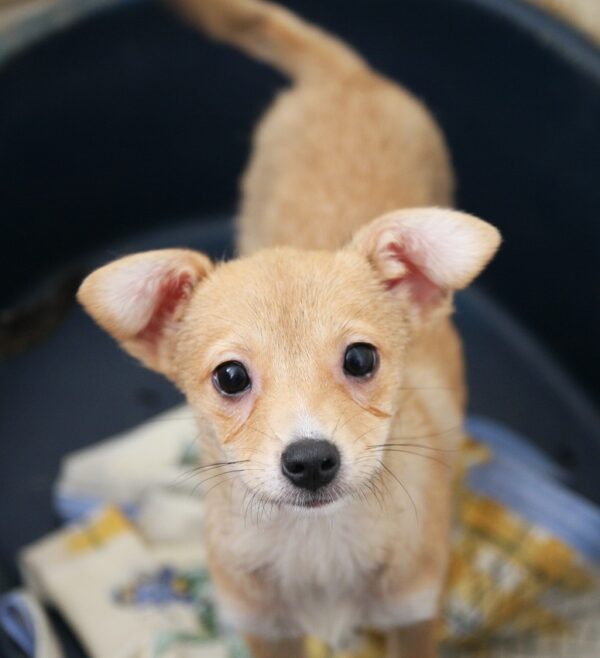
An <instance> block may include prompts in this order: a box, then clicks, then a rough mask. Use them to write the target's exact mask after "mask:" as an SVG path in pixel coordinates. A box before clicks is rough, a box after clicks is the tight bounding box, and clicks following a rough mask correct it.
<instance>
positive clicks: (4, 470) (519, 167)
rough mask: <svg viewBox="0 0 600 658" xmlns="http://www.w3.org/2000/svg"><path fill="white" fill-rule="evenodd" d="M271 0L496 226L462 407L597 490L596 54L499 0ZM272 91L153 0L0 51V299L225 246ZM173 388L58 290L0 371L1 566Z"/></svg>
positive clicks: (594, 494) (464, 300)
mask: <svg viewBox="0 0 600 658" xmlns="http://www.w3.org/2000/svg"><path fill="white" fill-rule="evenodd" d="M104 2H105V3H106V2H107V0H104ZM289 4H290V5H291V6H293V7H294V8H296V9H298V10H300V11H302V12H303V13H304V14H305V15H307V16H309V17H310V18H312V19H314V20H315V21H317V22H318V23H320V24H322V25H324V26H326V27H328V28H330V29H332V30H335V31H336V32H338V33H339V34H341V35H342V36H343V37H345V38H347V39H348V40H349V41H351V42H352V43H353V44H355V45H356V46H357V47H358V48H359V49H360V50H361V51H362V52H364V53H365V55H366V56H367V57H368V58H369V59H370V60H371V62H372V63H373V64H374V65H375V66H376V67H378V68H379V69H381V70H382V71H384V72H386V73H387V74H389V75H390V76H392V77H395V78H397V79H399V80H401V81H402V82H404V83H405V84H406V85H407V86H409V87H410V88H411V89H412V90H414V91H415V92H416V93H417V94H419V95H420V96H421V97H423V98H424V99H425V100H426V101H427V102H428V104H429V105H430V107H431V108H432V109H433V111H434V113H435V114H436V116H437V118H438V120H439V121H440V123H441V124H442V126H443V127H444V129H445V131H446V133H447V135H448V139H449V142H450V145H451V148H452V152H453V156H454V160H455V165H456V169H457V174H458V179H459V190H458V197H459V199H458V204H459V206H460V207H462V208H465V209H467V210H469V211H471V212H474V213H478V214H480V215H481V216H483V217H485V218H487V219H489V220H491V221H493V222H494V223H496V224H498V226H500V228H501V229H502V231H503V233H504V236H505V244H504V247H503V249H502V251H501V254H500V256H499V258H498V259H497V261H496V262H495V264H494V265H493V266H492V267H491V268H490V270H489V271H488V272H487V273H486V274H485V276H484V277H483V280H482V288H480V289H476V290H474V291H471V292H468V293H466V294H465V295H462V296H461V297H460V299H459V303H458V314H457V320H458V323H459V326H460V328H461V330H462V332H463V335H464V336H465V339H466V344H467V357H468V364H469V379H470V382H471V409H472V410H473V411H475V412H477V413H482V414H486V415H488V416H491V417H493V418H495V419H497V420H500V421H503V422H505V423H506V424H508V425H510V426H511V427H513V428H514V429H516V430H518V431H520V432H521V433H522V434H524V435H526V436H528V437H530V439H531V440H532V441H533V442H534V443H536V444H538V445H540V446H542V447H543V448H544V449H545V450H546V451H547V452H548V453H549V454H550V455H552V456H553V457H554V458H555V459H556V460H557V461H558V462H559V463H560V464H561V465H563V466H565V467H566V468H567V469H568V470H569V472H570V474H571V477H570V484H571V486H572V487H573V488H574V489H576V490H577V491H579V492H581V493H583V494H585V495H586V496H588V497H590V498H591V499H593V500H596V501H598V502H600V480H599V479H598V477H597V470H598V465H599V464H600V423H599V420H598V415H597V410H596V409H595V407H594V400H597V393H598V377H597V374H596V373H597V369H598V356H599V355H598V349H597V336H598V335H600V320H599V317H598V299H597V296H598V290H599V289H600V285H599V284H600V280H599V275H598V271H599V270H598V267H597V260H598V256H600V253H599V247H598V245H599V244H600V224H599V222H598V220H597V213H598V208H600V184H599V183H598V181H599V180H600V56H599V54H598V52H597V51H596V50H595V49H594V47H593V46H591V45H590V44H589V43H587V42H586V41H585V40H584V39H583V38H580V37H578V36H577V35H576V34H574V33H573V32H571V31H570V30H568V29H567V28H565V27H562V26H560V25H559V24H557V23H555V22H554V21H553V20H551V19H550V18H548V17H546V16H545V15H543V14H542V13H540V12H538V11H536V10H534V9H531V8H529V7H527V6H525V5H522V4H521V3H519V2H516V1H515V0H498V1H495V0H478V1H475V0H403V1H402V2H392V1H390V0H388V1H386V2H384V1H374V0H368V1H367V0H361V1H357V2H352V3H349V2H345V1H344V0H328V1H327V2H319V1H317V0H303V1H302V2H300V1H298V2H290V3H289ZM281 84H282V80H281V79H280V78H279V77H278V76H277V75H276V74H275V73H274V72H272V71H271V70H269V69H267V68H264V67H262V66H260V65H259V64H256V63H254V62H251V61H249V60H246V59H245V58H244V57H242V56H241V55H239V54H238V53H236V52H233V51H230V50H228V49H226V48H223V47H219V46H217V45H215V44H213V43H210V42H208V41H206V40H205V39H203V38H202V37H200V36H198V35H197V34H195V33H194V32H193V31H191V30H189V29H188V28H187V27H185V26H183V25H181V24H180V23H179V22H177V21H176V20H175V19H174V18H173V17H171V16H170V15H169V14H168V13H167V12H166V11H165V10H164V9H162V8H161V7H159V6H158V5H157V4H155V3H149V2H128V3H125V4H123V5H120V4H119V6H115V7H113V8H110V9H105V10H104V11H102V12H99V13H96V14H94V15H93V16H90V17H89V18H88V19H86V20H85V21H83V22H79V23H77V24H75V25H73V26H71V27H70V28H68V29H66V30H65V31H61V32H56V33H53V34H50V35H48V36H46V37H45V38H44V39H42V40H39V41H38V42H37V43H36V44H34V45H32V46H31V47H29V48H27V49H25V50H22V51H20V52H18V53H16V54H14V55H13V56H12V57H10V58H9V59H8V60H7V61H5V62H4V64H3V66H2V67H0V171H1V172H2V175H1V176H0V217H1V218H2V229H3V237H4V242H3V244H4V245H5V249H4V250H3V259H2V265H1V267H2V276H1V277H0V306H1V307H3V308H10V307H13V306H14V305H15V304H17V303H19V302H20V301H22V300H23V299H24V298H32V299H34V300H35V299H37V298H38V296H39V295H37V291H38V290H39V289H40V286H42V284H44V282H47V281H48V280H50V281H51V282H52V281H54V280H55V277H56V274H57V272H65V271H66V272H69V271H70V269H69V268H70V267H75V271H78V268H83V269H84V270H85V269H89V268H91V267H92V266H94V265H96V264H98V263H100V262H103V261H106V260H108V259H110V258H113V257H115V256H117V255H119V254H121V253H125V252H127V251H130V250H133V249H140V248H148V247H155V246H169V245H174V244H175V245H181V244H188V245H191V246H197V247H198V248H202V249H205V250H208V251H210V252H212V253H213V254H215V255H218V256H221V255H222V253H223V250H224V249H225V248H226V247H227V245H228V244H230V240H231V232H230V224H229V220H228V219H226V218H225V217H227V216H229V215H230V211H231V210H232V208H233V207H234V203H235V198H236V195H237V191H236V190H237V178H238V175H239V172H240V171H241V168H242V166H243V163H244V161H245V159H246V157H247V152H248V148H249V140H250V135H251V128H252V125H253V124H254V122H255V120H256V118H257V117H258V116H259V114H260V112H261V111H262V110H263V109H264V108H265V107H266V105H267V104H268V102H269V99H270V98H271V96H272V94H273V93H274V91H275V89H277V88H278V87H279V86H280V85H281ZM189 217H196V218H197V219H195V220H194V221H193V222H191V223H190V222H187V223H186V222H182V221H181V218H189ZM65 268H66V269H65ZM67 288H68V286H67ZM178 400H179V397H178V395H177V394H176V392H175V391H174V390H173V389H172V388H171V387H170V386H169V385H168V384H167V383H166V382H164V381H163V380H162V379H160V378H159V377H158V376H156V375H154V374H152V373H150V372H148V371H146V370H143V369H142V368H140V367H139V366H137V365H136V364H134V363H133V361H132V360H131V359H129V358H128V357H127V356H125V355H124V354H122V353H121V352H119V351H118V350H117V348H116V347H115V346H114V344H113V343H112V341H111V340H110V339H109V338H108V337H107V336H105V335H104V334H102V333H101V332H100V331H99V330H98V329H97V328H95V327H94V326H93V325H92V323H91V321H90V320H89V319H87V318H86V317H85V316H84V315H83V314H82V312H81V311H80V310H78V309H77V308H75V307H73V308H72V309H71V310H70V311H69V313H68V314H67V315H66V318H65V320H64V322H62V323H61V325H60V326H59V328H58V329H57V331H56V332H55V333H54V334H52V335H51V336H49V337H48V338H47V339H46V340H44V341H43V342H40V343H39V344H37V345H36V346H35V347H33V348H32V349H30V350H29V351H26V352H25V353H23V354H20V355H18V356H13V357H11V358H8V359H6V360H5V362H4V363H3V364H2V365H0V437H1V442H0V570H4V571H5V573H6V577H7V579H8V581H9V582H12V583H14V582H16V580H17V573H16V568H15V562H14V557H15V552H16V550H17V549H18V548H19V547H20V546H22V545H23V544H25V543H28V542H30V541H32V540H34V539H36V538H37V537H39V536H41V535H42V534H44V533H46V532H48V531H49V530H51V529H52V527H53V525H54V519H53V516H52V512H51V501H50V490H51V484H52V482H53V480H54V478H55V477H56V473H57V468H58V463H59V460H60V457H61V456H62V455H63V454H64V453H65V452H68V451H70V450H73V449H74V448H76V447H80V446H82V445H86V444H89V443H92V442H94V441H97V440H99V439H102V438H103V437H105V436H107V435H108V434H110V433H113V432H116V431H119V430H122V429H124V428H126V427H129V426H131V425H133V424H135V423H137V422H139V421H141V420H143V419H144V418H146V417H148V416H149V415H152V414H154V413H157V412H158V411H160V410H162V409H164V408H166V407H168V406H170V405H172V404H174V403H175V402H176V401H178ZM7 647H8V645H7ZM2 650H3V649H2V645H1V644H0V655H4V653H2ZM6 651H8V648H7V649H6ZM80 655H81V652H80V650H79V649H77V648H76V646H75V645H73V646H71V645H70V646H69V656H72V657H73V658H74V657H75V656H80Z"/></svg>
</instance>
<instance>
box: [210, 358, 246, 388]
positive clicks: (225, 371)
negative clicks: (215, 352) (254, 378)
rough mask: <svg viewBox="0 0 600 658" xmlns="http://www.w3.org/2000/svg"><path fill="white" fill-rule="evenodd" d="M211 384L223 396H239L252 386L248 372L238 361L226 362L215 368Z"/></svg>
mask: <svg viewBox="0 0 600 658" xmlns="http://www.w3.org/2000/svg"><path fill="white" fill-rule="evenodd" d="M213 384H214V385H215V388H216V389H217V391H219V393H222V394H223V395H239V394H240V393H243V392H244V391H246V390H248V389H249V388H250V386H251V384H252V382H251V380H250V375H249V374H248V371H247V370H246V368H244V366H243V365H242V364H241V363H240V362H239V361H226V362H225V363H222V364H221V365H220V366H217V367H216V368H215V371H214V372H213Z"/></svg>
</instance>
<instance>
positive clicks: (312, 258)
mask: <svg viewBox="0 0 600 658" xmlns="http://www.w3.org/2000/svg"><path fill="white" fill-rule="evenodd" d="M403 316H404V309H403V305H402V304H398V303H397V302H396V300H395V299H393V297H392V296H391V295H389V294H388V293H387V291H385V289H383V288H382V286H381V284H380V283H379V281H378V279H377V277H376V276H375V273H374V272H373V270H372V268H371V267H370V266H369V264H368V262H367V261H366V259H364V258H363V257H361V256H360V254H358V253H357V252H355V251H340V252H336V253H327V252H300V251H295V250H292V249H276V250H269V251H265V252H262V253H259V254H257V255H255V256H252V257H250V258H247V259H243V260H238V261H232V262H230V263H227V264H224V265H221V266H219V267H217V268H215V269H214V270H213V271H212V272H211V274H210V275H209V276H208V277H207V278H206V280H205V281H204V282H203V284H202V285H200V286H198V288H197V290H195V292H194V293H193V295H192V297H191V299H190V302H189V305H188V309H187V311H186V313H185V315H184V317H183V318H182V321H181V326H180V328H179V332H178V337H177V340H176V342H175V344H174V349H173V354H172V360H173V373H174V376H175V377H176V380H177V382H178V384H179V386H180V387H181V388H182V389H183V390H184V391H185V393H186V395H187V397H188V400H189V401H190V403H191V405H192V406H193V407H194V408H195V409H196V410H197V411H198V413H200V414H202V415H203V416H204V417H206V418H207V419H208V420H209V421H210V422H211V423H212V425H213V427H214V430H215V433H216V436H217V437H218V438H219V440H220V441H221V443H222V445H223V448H224V451H225V454H226V458H227V460H228V461H236V462H237V461H240V462H241V463H243V464H244V470H243V472H242V473H241V474H240V475H241V477H243V478H244V480H245V483H246V485H247V486H248V487H249V488H250V489H252V490H254V491H258V492H259V493H260V494H262V495H263V496H266V497H268V498H269V499H270V500H274V501H279V502H282V503H288V504H293V505H301V506H316V505H319V504H323V503H325V502H328V501H333V500H334V499H336V498H337V497H338V496H341V495H343V494H345V493H348V492H352V491H357V490H359V489H360V487H361V486H365V483H366V482H368V481H369V480H370V478H371V477H372V475H373V472H374V469H376V467H377V465H378V463H377V461H376V459H375V454H374V452H373V451H369V450H367V446H368V445H369V444H373V443H381V442H383V441H384V440H385V436H386V434H387V431H388V427H389V422H390V418H391V417H392V416H393V414H394V412H395V397H396V395H397V390H398V387H399V384H400V378H401V376H402V355H403V351H404V345H405V344H406V341H407V339H408V332H407V326H406V325H407V319H406V318H405V317H403ZM240 470H241V469H240Z"/></svg>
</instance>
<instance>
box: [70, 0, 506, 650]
mask: <svg viewBox="0 0 600 658" xmlns="http://www.w3.org/2000/svg"><path fill="white" fill-rule="evenodd" d="M179 7H180V9H181V10H182V12H183V13H184V14H185V15H186V16H187V18H188V19H189V20H191V21H193V22H195V23H197V24H198V25H199V26H201V27H202V28H203V29H204V30H205V31H206V32H208V33H209V34H211V35H212V36H213V37H215V38H217V39H220V40H223V41H225V42H229V43H231V44H234V45H236V46H238V47H239V48H241V49H242V50H245V51H247V52H248V53H250V54H251V55H253V56H255V57H257V58H259V59H261V60H264V61H265V62H268V63H270V64H272V65H274V66H276V67H278V68H279V69H281V70H282V71H283V72H285V73H286V74H288V75H289V77H290V78H291V79H292V80H293V81H294V85H293V86H292V88H291V89H289V90H287V91H284V92H283V93H281V94H280V95H279V96H278V97H277V99H276V101H275V102H274V104H273V106H272V107H271V108H270V109H269V111H268V112H267V114H266V116H265V117H264V119H263V120H262V122H261V124H260V126H259V127H258V130H257V134H256V137H255V140H254V149H253V154H252V157H251V160H250V164H249V167H248V170H247V172H246V174H245V176H244V180H243V198H242V204H241V211H240V216H239V222H238V228H239V236H238V245H239V250H240V253H241V257H240V258H239V259H236V260H232V261H230V262H227V263H212V262H211V261H210V260H209V259H208V258H207V257H206V256H204V255H203V254H200V253H196V252H193V251H188V250H185V249H168V250H164V251H152V252H147V253H140V254H135V255H132V256H128V257H126V258H122V259H120V260H118V261H116V262H113V263H110V264H108V265H107V266H105V267H103V268H101V269H99V270H97V271H96V272H94V273H92V274H91V275H90V276H89V277H88V278H87V279H86V280H85V281H84V283H83V285H82V286H81V289H80V291H79V299H80V301H81V303H82V304H83V305H84V306H85V308H86V309H87V311H88V312H89V313H90V315H91V316H92V317H93V318H94V319H95V320H96V321H97V322H98V323H99V324H100V326H102V327H103V328H104V329H106V330H107V331H108V332H109V333H111V334H112V335H113V336H114V337H115V338H116V339H117V341H118V342H119V343H120V344H121V346H122V347H123V348H124V349H125V350H126V351H127V352H129V353H130V354H132V355H133V356H134V357H136V358H137V359H139V360H140V361H141V362H142V363H144V364H145V365H146V366H148V367H149V368H152V369H154V370H157V371H159V372H161V373H163V374H164V375H166V376H167V377H168V378H169V379H171V380H172V381H173V382H174V383H175V384H176V385H177V386H178V387H179V388H180V389H181V390H182V391H183V392H184V393H185V395H186V396H187V399H188V401H189V404H190V406H191V408H192V409H193V410H194V412H195V414H196V415H197V418H198V423H199V426H200V429H201V435H202V437H203V442H204V444H203V458H204V463H205V467H204V468H205V473H206V476H207V477H206V478H205V479H206V480H208V479H209V478H210V482H209V484H210V487H209V488H208V491H207V493H206V499H207V509H208V518H207V527H206V541H207V545H208V552H209V561H210V567H211V571H212V576H213V579H214V584H215V586H216V589H217V593H218V600H219V604H220V611H221V614H222V617H223V618H224V619H225V620H226V621H227V622H228V623H230V624H231V625H233V627H235V628H236V629H237V630H238V631H240V632H241V633H243V634H244V635H245V636H246V637H247V640H248V644H249V646H250V647H251V650H252V652H253V654H254V656H256V657H257V658H271V657H276V658H299V657H301V656H302V655H303V639H302V638H303V636H305V635H308V634H309V635H313V636H316V637H319V638H321V639H322V640H324V641H325V642H327V643H328V644H329V645H331V646H332V647H334V648H347V647H351V646H352V645H353V642H354V641H355V640H356V637H357V633H359V632H360V631H361V630H362V629H365V628H375V629H380V630H381V631H384V632H385V633H386V637H387V652H388V656H390V657H393V658H399V657H400V656H403V657H405V658H430V657H432V656H434V655H435V654H436V630H435V621H436V617H437V615H438V611H439V607H440V601H441V598H442V595H443V589H444V578H445V574H446V567H447V563H448V553H449V537H448V535H449V526H450V518H451V509H452V494H451V484H452V461H453V456H454V454H455V451H456V450H457V448H458V447H459V445H460V442H461V437H462V429H461V425H462V422H463V410H464V403H465V391H464V381H463V364H462V354H461V345H460V341H459V338H458V337H457V335H456V333H455V330H454V329H453V327H452V324H451V321H450V319H449V316H450V314H451V310H452V294H453V292H454V291H455V290H458V289H461V288H464V287H465V286H467V285H468V284H469V283H470V282H471V281H472V280H473V278H474V277H475V276H476V275H477V274H478V273H479V272H480V271H481V270H482V268H483V267H484V266H485V265H486V264H487V262H488V261H489V260H490V259H491V257H492V256H493V254H494V252H495V251H496V249H497V247H498V245H499V241H500V238H499V234H498V232H497V230H496V229H495V228H493V227H492V226H490V225H489V224H487V223H485V222H483V221H481V220H479V219H476V218H475V217H472V216H469V215H466V214H464V213H460V212H456V211H453V210H446V209H443V208H442V207H443V206H448V205H450V204H451V201H452V173H451V168H450V164H449V158H448V153H447V150H446V147H445V144H444V140H443V137H442V135H441V133H440V131H439V129H438V128H437V126H436V124H435V123H434V121H433V120H432V118H431V116H430V115H429V113H428V112H427V110H426V109H425V108H424V107H423V105H422V104H421V103H420V102H419V101H417V100H416V99H415V98H414V97H413V96H411V95H410V94H409V93H408V92H407V91H405V90H404V89H402V88H400V87H399V86H398V85H396V84H395V83H393V82H391V81H390V80H386V79H385V78H383V77H381V76H380V75H378V74H377V73H375V72H374V71H373V70H371V69H370V68H369V66H368V65H367V64H366V63H365V61H364V60H363V59H361V57H359V56H358V55H357V54H356V53H355V52H353V51H352V50H351V49H350V48H349V47H348V46H346V45H345V44H343V43H341V42H340V41H338V40H336V39H334V38H333V37H331V36H329V35H328V34H325V33H324V32H322V31H321V30H319V29H318V28H316V27H313V26H311V25H307V24H306V23H304V22H303V21H301V20H300V19H299V18H297V17H296V16H294V15H292V14H291V13H289V12H288V11H286V10H285V9H283V8H281V7H278V6H276V5H273V4H268V3H265V2H260V1H259V0H180V1H179Z"/></svg>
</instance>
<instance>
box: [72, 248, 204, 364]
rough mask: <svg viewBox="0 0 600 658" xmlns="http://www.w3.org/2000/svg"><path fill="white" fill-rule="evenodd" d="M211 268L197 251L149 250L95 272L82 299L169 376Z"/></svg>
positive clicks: (104, 325)
mask: <svg viewBox="0 0 600 658" xmlns="http://www.w3.org/2000/svg"><path fill="white" fill-rule="evenodd" d="M211 269H212V263H211V261H210V260H209V259H208V258H207V257H206V256H204V255H203V254H200V253H197V252H194V251H188V250H185V249H164V250H159V251H147V252H144V253H140V254H134V255H133V256H126V257H125V258H121V259H120V260H117V261H114V262H112V263H109V264H108V265H105V266H104V267H101V268H100V269H98V270H96V271H95V272H92V274H90V275H89V276H88V277H87V278H86V279H85V280H84V282H83V283H82V284H81V287H80V288H79V292H78V294H77V297H78V299H79V301H80V302H81V304H83V306H84V307H85V309H86V311H87V312H88V313H89V314H90V315H91V316H92V317H93V318H94V320H96V322H97V323H98V324H99V325H100V326H101V327H102V328H103V329H105V330H106V331H108V333H109V334H111V335H112V336H113V337H114V338H116V339H117V340H118V341H119V343H121V346H122V347H123V348H124V349H125V350H126V351H127V352H129V353H130V354H132V355H133V356H135V357H136V358H138V359H140V361H142V362H143V363H144V364H145V365H147V366H148V367H149V368H152V369H153V370H158V371H159V372H162V373H164V374H167V375H168V374H169V363H168V361H169V352H170V347H171V343H172V338H173V336H174V334H175V333H176V331H177V328H178V321H179V320H180V319H181V317H182V315H183V311H184V309H185V307H186V305H187V302H188V301H189V299H190V296H191V294H192V292H193V290H194V288H195V286H196V285H197V284H198V283H199V282H200V281H201V280H202V279H203V278H204V277H205V276H206V275H207V274H208V272H209V271H210V270H211Z"/></svg>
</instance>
